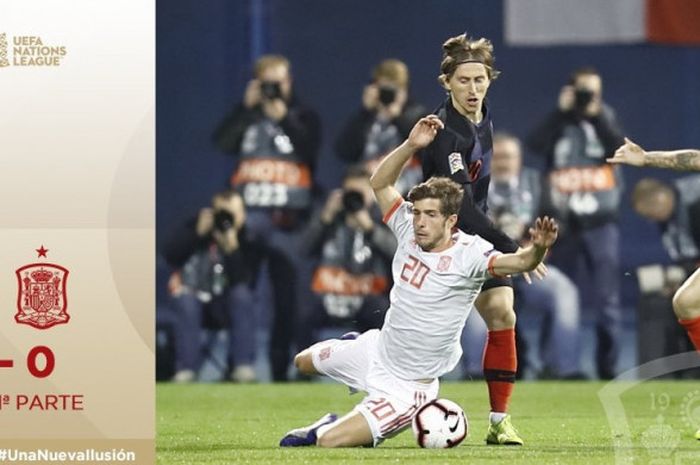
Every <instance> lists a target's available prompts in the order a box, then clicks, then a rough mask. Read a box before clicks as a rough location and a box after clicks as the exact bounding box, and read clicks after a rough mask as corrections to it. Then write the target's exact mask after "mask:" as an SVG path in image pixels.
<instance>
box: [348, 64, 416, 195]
mask: <svg viewBox="0 0 700 465" xmlns="http://www.w3.org/2000/svg"><path fill="white" fill-rule="evenodd" d="M409 80H410V77H409V73H408V68H407V67H406V65H405V64H404V63H403V62H402V61H400V60H396V59H387V60H384V61H382V62H381V63H379V64H378V65H377V66H375V68H374V69H373V70H372V81H371V82H370V83H369V84H367V85H366V86H365V88H364V91H363V93H362V107H361V108H360V109H359V110H358V111H357V112H356V113H355V114H353V115H352V116H351V118H350V119H349V120H348V121H347V122H346V123H345V126H344V127H343V129H342V132H341V133H340V136H338V138H337V139H336V142H335V149H336V152H337V154H338V156H339V157H340V158H341V159H342V160H343V161H345V162H346V163H350V164H355V163H360V162H362V163H365V164H366V165H367V169H368V170H369V172H370V173H371V172H373V171H374V169H375V168H376V166H377V164H378V163H379V160H381V158H383V157H384V156H385V155H387V154H388V153H389V152H391V151H392V150H393V149H395V148H396V147H397V146H398V145H399V144H400V143H401V142H403V140H404V139H406V137H408V134H409V133H410V132H411V128H413V125H414V124H415V123H416V121H418V120H419V119H420V118H421V117H423V116H425V115H426V114H427V113H428V112H427V111H426V109H425V107H423V106H422V105H420V104H417V103H415V102H413V101H412V100H411V99H410V98H409V94H408V88H409ZM421 179H422V174H421V168H420V161H419V160H418V159H417V158H415V159H414V160H412V162H411V163H410V164H409V165H408V166H407V167H406V169H404V171H403V173H402V175H401V178H400V179H399V184H398V186H397V188H398V189H399V191H400V192H401V193H402V194H405V193H406V192H408V190H409V189H410V188H411V187H413V186H414V185H416V184H418V183H419V182H420V181H421Z"/></svg>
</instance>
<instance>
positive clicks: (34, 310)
mask: <svg viewBox="0 0 700 465" xmlns="http://www.w3.org/2000/svg"><path fill="white" fill-rule="evenodd" d="M42 248H43V246H42ZM15 274H16V275H17V314H16V315H15V321H17V323H20V324H25V325H29V326H33V327H35V328H37V329H48V328H50V327H52V326H54V325H60V324H64V323H68V320H70V315H68V313H67V312H66V308H67V303H68V302H67V299H66V280H67V279H68V270H67V269H65V268H63V267H62V266H59V265H54V264H52V263H31V264H29V265H25V266H23V267H21V268H19V269H17V271H15Z"/></svg>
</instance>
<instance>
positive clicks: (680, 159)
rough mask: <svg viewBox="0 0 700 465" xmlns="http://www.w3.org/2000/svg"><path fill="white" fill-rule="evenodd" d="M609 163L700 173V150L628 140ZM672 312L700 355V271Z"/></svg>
mask: <svg viewBox="0 0 700 465" xmlns="http://www.w3.org/2000/svg"><path fill="white" fill-rule="evenodd" d="M608 163H622V164H626V165H632V166H651V167H655V168H669V169H674V170H680V171H700V150H688V149H686V150H673V151H668V150H666V151H646V150H644V149H643V148H641V147H640V146H639V145H637V144H635V143H634V142H632V141H631V140H629V139H627V138H625V143H624V144H623V145H621V146H620V147H619V148H618V149H617V151H616V152H615V156H613V158H610V159H608ZM673 311H674V313H675V314H676V317H678V322H679V323H680V324H681V325H682V326H683V328H685V330H686V332H687V333H688V337H689V338H690V341H691V342H692V343H693V346H695V350H697V351H698V352H700V268H698V269H696V270H695V272H694V273H693V274H692V275H690V277H689V278H688V279H687V280H686V281H685V282H684V283H683V285H682V286H681V287H680V288H679V289H678V290H677V291H676V293H675V295H674V296H673ZM695 439H698V440H700V430H698V431H697V432H696V433H695Z"/></svg>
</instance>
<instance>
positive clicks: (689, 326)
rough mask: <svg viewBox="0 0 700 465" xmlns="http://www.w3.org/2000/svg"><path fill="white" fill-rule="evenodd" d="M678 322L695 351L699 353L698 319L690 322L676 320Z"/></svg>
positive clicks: (699, 332) (699, 326)
mask: <svg viewBox="0 0 700 465" xmlns="http://www.w3.org/2000/svg"><path fill="white" fill-rule="evenodd" d="M678 322H679V323H680V324H681V325H683V327H684V328H685V330H686V332H687V333H688V337H689V338H690V341H691V342H692V343H693V345H694V346H695V350H697V351H700V317H697V318H693V319H692V320H678Z"/></svg>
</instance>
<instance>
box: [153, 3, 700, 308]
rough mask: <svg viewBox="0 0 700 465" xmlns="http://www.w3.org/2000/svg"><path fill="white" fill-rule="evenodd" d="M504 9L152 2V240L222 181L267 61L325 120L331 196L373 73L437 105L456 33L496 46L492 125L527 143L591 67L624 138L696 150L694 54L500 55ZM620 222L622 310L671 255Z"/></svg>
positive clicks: (565, 50)
mask: <svg viewBox="0 0 700 465" xmlns="http://www.w3.org/2000/svg"><path fill="white" fill-rule="evenodd" d="M502 8H503V5H502V2H501V1H500V0H497V1H493V0H478V1H476V0H470V1H465V0H431V1H425V0H403V1H397V0H381V1H380V0H354V1H328V0H235V1H234V0H207V1H204V2H202V1H197V0H158V2H157V28H156V30H157V65H156V67H157V78H156V85H157V88H156V95H157V105H156V107H157V136H156V137H157V245H158V246H160V244H161V242H162V240H163V238H164V237H165V236H166V235H167V233H168V230H169V229H170V228H172V227H173V226H175V225H177V224H178V223H179V222H181V221H182V220H183V219H184V218H185V217H186V216H188V215H192V214H193V213H194V212H196V210H197V209H198V208H200V207H201V206H202V205H204V204H206V203H207V202H208V200H209V198H210V195H211V194H212V193H213V192H214V191H215V190H217V189H219V188H221V187H223V186H224V185H225V183H226V179H227V175H228V173H229V172H230V170H231V168H232V167H233V160H232V159H230V158H228V157H226V156H224V155H223V154H221V153H219V152H218V151H217V150H216V149H215V148H214V146H213V144H212V143H211V133H212V131H213V129H214V127H215V126H216V124H217V123H218V122H219V121H220V120H221V118H222V117H223V116H224V114H225V113H226V112H227V111H228V110H229V109H230V108H231V106H232V105H233V104H234V103H235V102H236V101H238V100H239V99H240V98H241V96H242V94H243V91H244V86H245V84H246V82H247V80H248V79H249V77H250V67H251V63H252V61H253V60H254V59H255V58H256V57H257V56H259V54H261V53H267V52H275V53H282V54H284V55H286V56H287V57H289V58H290V60H291V62H292V64H293V72H294V77H295V88H296V90H297V93H298V95H299V96H300V97H301V98H303V99H304V100H305V101H307V102H309V103H311V104H312V105H313V106H314V107H315V108H317V109H318V111H319V112H320V114H321V116H322V120H323V148H322V150H321V154H320V165H319V169H318V172H317V175H316V177H317V180H318V181H319V182H320V183H321V185H322V186H323V187H326V188H331V187H334V186H335V185H336V183H337V182H338V181H339V179H340V175H341V172H342V168H341V165H340V164H339V163H338V162H337V160H336V158H335V155H334V153H333V150H332V142H333V139H334V138H335V136H336V135H337V133H338V131H339V129H340V125H341V124H342V122H343V120H344V119H345V118H346V117H347V115H348V114H349V113H350V112H351V111H353V110H354V109H355V108H357V106H358V105H359V102H360V95H361V89H362V86H363V85H364V84H365V82H366V81H367V79H368V74H369V69H370V68H371V67H372V66H373V65H374V64H376V63H377V62H378V61H379V60H381V59H383V58H386V57H396V58H400V59H402V60H404V61H405V62H406V63H407V64H408V66H409V68H410V70H411V73H412V76H411V77H412V92H413V95H414V96H415V97H416V98H417V99H418V100H419V101H421V102H423V103H425V104H427V105H428V106H429V107H433V106H435V105H436V104H437V103H438V102H439V101H440V100H441V99H442V98H443V95H444V93H443V92H442V90H441V88H440V87H439V86H438V84H437V81H436V76H437V74H438V67H439V61H440V52H441V49H440V45H441V44H442V42H443V41H444V40H445V39H446V38H447V37H449V36H451V35H455V34H459V33H461V32H464V31H468V32H469V33H470V34H472V35H474V36H485V37H488V38H490V39H491V40H492V41H493V43H494V45H495V47H496V60H497V66H498V68H500V69H501V70H502V71H503V74H502V75H501V77H500V78H499V79H498V81H496V82H495V83H494V85H493V86H492V87H491V91H490V99H491V103H492V106H493V109H494V114H495V125H496V128H497V129H499V128H500V129H507V130H509V131H511V132H513V133H515V134H516V135H518V136H524V135H525V134H527V132H528V131H529V130H530V129H531V128H532V126H533V124H534V123H535V122H537V121H538V120H539V119H540V118H542V117H543V116H544V115H545V113H546V112H548V111H550V110H551V109H552V108H553V106H554V105H555V104H556V100H557V96H558V92H559V89H560V87H561V86H562V85H563V84H564V82H565V81H566V79H567V77H568V74H569V72H570V71H571V70H572V69H574V68H576V67H579V66H583V65H593V66H595V67H596V68H598V69H599V70H600V72H601V74H602V76H603V78H604V87H605V89H604V92H605V99H606V100H607V101H608V102H609V103H610V104H611V105H612V106H613V107H614V108H615V109H616V110H617V112H618V116H619V118H620V120H621V122H622V124H623V126H624V128H625V129H626V132H627V134H628V135H629V136H630V137H631V138H633V139H635V140H636V141H637V142H639V143H641V144H642V145H644V146H646V147H648V148H671V147H677V148H681V147H690V146H692V147H700V48H692V47H668V46H655V45H633V46H590V47H581V46H578V47H569V46H560V47H550V48H541V47H537V48H529V47H508V46H506V45H504V41H503V20H502ZM526 163H527V164H530V165H534V166H537V159H536V158H535V157H534V156H532V154H528V156H527V158H526ZM644 175H654V176H658V177H661V178H671V177H673V176H676V174H675V173H672V172H664V171H661V170H638V169H630V168H625V177H626V182H627V188H628V189H627V190H628V191H629V188H630V187H631V186H632V185H633V184H634V182H635V181H636V180H637V179H639V178H640V177H641V176H644ZM621 222H622V232H623V242H622V262H623V267H624V270H625V271H627V272H629V273H630V274H629V275H626V278H625V279H624V289H623V291H624V294H623V296H624V303H625V305H626V306H635V305H636V298H637V297H636V296H637V292H636V280H635V278H634V268H635V267H636V266H638V265H640V264H644V263H651V262H659V261H661V262H663V261H667V258H666V255H665V253H664V251H663V249H662V248H661V245H660V242H659V237H658V233H657V231H656V228H655V227H654V226H653V225H651V224H649V223H647V222H645V221H644V220H642V219H640V218H639V217H637V216H635V214H634V213H633V212H632V211H631V209H630V208H629V205H628V195H626V198H625V206H624V208H623V210H622V213H621ZM160 278H161V279H159V282H161V283H162V282H163V281H162V278H163V276H160ZM162 290H163V289H159V294H161V292H162Z"/></svg>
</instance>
